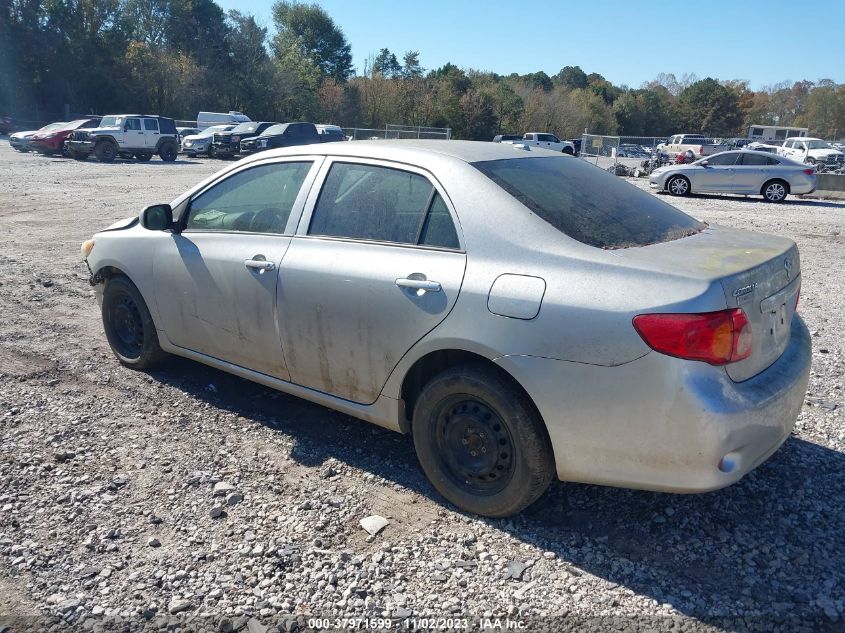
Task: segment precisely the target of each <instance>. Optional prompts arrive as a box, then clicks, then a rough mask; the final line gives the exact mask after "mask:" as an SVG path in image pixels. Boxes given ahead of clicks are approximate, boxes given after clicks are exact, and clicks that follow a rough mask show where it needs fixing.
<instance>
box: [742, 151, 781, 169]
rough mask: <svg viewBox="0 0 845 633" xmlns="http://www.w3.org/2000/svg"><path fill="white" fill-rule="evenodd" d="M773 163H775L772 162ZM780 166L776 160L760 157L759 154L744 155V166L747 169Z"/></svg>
mask: <svg viewBox="0 0 845 633" xmlns="http://www.w3.org/2000/svg"><path fill="white" fill-rule="evenodd" d="M772 161H773V162H772ZM772 164H775V165H777V164H779V163H778V161H777V160H775V159H774V158H769V157H768V156H758V155H757V154H743V155H742V165H743V166H745V167H760V166H762V165H772Z"/></svg>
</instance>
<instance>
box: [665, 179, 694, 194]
mask: <svg viewBox="0 0 845 633" xmlns="http://www.w3.org/2000/svg"><path fill="white" fill-rule="evenodd" d="M666 191H668V192H669V193H670V194H672V195H673V196H688V195H689V194H690V182H689V179H687V178H686V176H672V177H671V178H670V179H669V180H668V182H667V183H666Z"/></svg>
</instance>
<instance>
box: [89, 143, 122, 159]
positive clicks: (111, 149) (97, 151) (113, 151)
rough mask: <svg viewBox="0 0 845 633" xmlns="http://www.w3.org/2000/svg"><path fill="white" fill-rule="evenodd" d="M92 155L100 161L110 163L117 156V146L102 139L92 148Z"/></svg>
mask: <svg viewBox="0 0 845 633" xmlns="http://www.w3.org/2000/svg"><path fill="white" fill-rule="evenodd" d="M94 156H96V157H97V160H98V161H100V162H101V163H110V162H112V161H113V160H114V159H115V157H116V156H117V148H116V147H115V146H114V143H112V142H111V141H102V142H100V143H97V146H96V147H95V148H94Z"/></svg>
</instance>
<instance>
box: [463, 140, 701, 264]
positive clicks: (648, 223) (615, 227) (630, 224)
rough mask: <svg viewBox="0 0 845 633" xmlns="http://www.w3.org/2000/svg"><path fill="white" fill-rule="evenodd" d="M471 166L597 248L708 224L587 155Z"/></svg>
mask: <svg viewBox="0 0 845 633" xmlns="http://www.w3.org/2000/svg"><path fill="white" fill-rule="evenodd" d="M473 166H474V167H475V168H476V169H478V170H479V171H481V172H482V173H483V174H484V175H486V176H487V177H488V178H490V179H491V180H492V181H493V182H495V183H496V184H497V185H499V186H500V187H501V188H502V189H504V190H505V191H506V192H508V193H509V194H510V195H511V196H513V197H514V198H516V199H517V200H518V201H519V202H521V203H522V204H523V205H525V206H526V207H527V208H528V210H530V211H532V212H534V213H536V214H537V215H538V216H539V217H540V218H542V219H543V220H545V221H546V222H548V223H549V224H550V225H551V226H553V227H554V228H556V229H557V230H558V231H560V232H561V233H564V234H565V235H568V236H569V237H571V238H573V239H575V240H578V241H579V242H582V243H584V244H588V245H590V246H595V247H597V248H605V249H616V248H628V247H631V246H645V245H647V244H655V243H658V242H667V241H669V240H674V239H678V238H681V237H685V236H687V235H692V234H695V233H698V232H700V231H702V230H703V229H704V228H705V227H706V225H705V224H704V223H702V222H699V221H698V220H696V219H695V218H692V217H690V216H688V215H687V214H686V213H683V212H682V211H680V210H679V209H676V208H675V207H673V206H672V205H670V204H667V203H665V202H663V201H662V200H659V199H657V198H656V197H655V196H653V195H652V194H650V193H647V192H645V191H642V190H640V189H637V188H636V187H633V186H632V185H630V184H628V183H626V182H625V181H623V180H621V179H619V178H618V177H616V176H614V175H611V174H610V173H608V172H606V171H604V170H602V169H599V168H596V167H594V166H593V165H589V164H587V163H586V162H584V161H579V160H572V159H569V158H567V157H564V156H561V157H554V156H549V157H543V158H507V159H503V160H492V161H483V162H477V163H473ZM514 228H515V229H516V228H517V227H514Z"/></svg>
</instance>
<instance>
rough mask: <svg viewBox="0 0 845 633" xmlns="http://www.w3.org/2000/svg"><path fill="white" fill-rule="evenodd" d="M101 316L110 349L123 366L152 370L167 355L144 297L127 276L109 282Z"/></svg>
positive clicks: (105, 289)
mask: <svg viewBox="0 0 845 633" xmlns="http://www.w3.org/2000/svg"><path fill="white" fill-rule="evenodd" d="M102 316H103V329H104V330H105V332H106V338H107V339H108V341H109V346H110V347H111V350H112V352H113V353H114V355H115V356H117V359H118V360H119V361H120V362H121V363H122V364H123V365H126V366H127V367H130V368H132V369H152V368H153V367H155V366H156V365H158V364H159V363H161V361H162V360H164V358H165V357H166V356H167V354H166V353H165V352H164V351H163V350H162V349H161V347H160V346H159V344H158V333H157V332H156V327H155V324H154V323H153V318H152V316H150V311H149V309H148V308H147V304H146V303H145V302H144V298H143V297H142V296H141V293H140V292H138V289H137V288H136V287H135V284H133V283H132V282H131V281H129V279H127V278H126V277H123V276H116V277H109V278H108V279H106V287H105V288H104V289H103V307H102Z"/></svg>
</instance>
